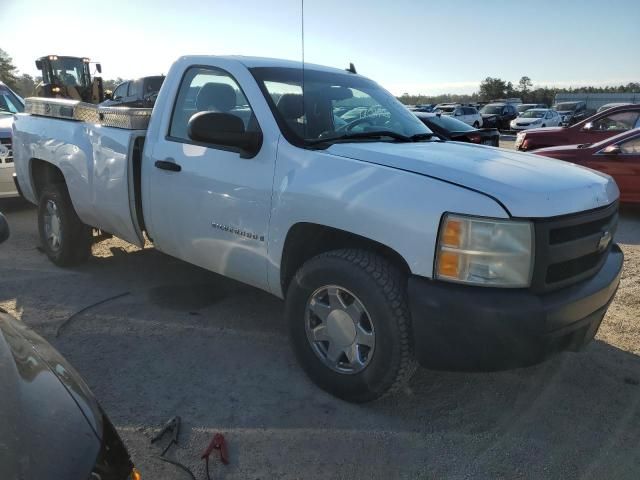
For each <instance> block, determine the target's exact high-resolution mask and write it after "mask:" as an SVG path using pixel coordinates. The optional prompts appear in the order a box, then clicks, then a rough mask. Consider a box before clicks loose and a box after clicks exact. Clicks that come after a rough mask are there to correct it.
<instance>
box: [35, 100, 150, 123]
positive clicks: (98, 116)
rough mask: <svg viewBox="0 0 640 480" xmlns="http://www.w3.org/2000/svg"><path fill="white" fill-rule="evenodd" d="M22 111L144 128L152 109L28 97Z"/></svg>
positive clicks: (81, 120)
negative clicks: (101, 105)
mask: <svg viewBox="0 0 640 480" xmlns="http://www.w3.org/2000/svg"><path fill="white" fill-rule="evenodd" d="M24 111H25V112H26V113H29V114H31V115H38V116H42V117H51V118H61V119H65V120H75V121H78V122H87V123H95V124H98V125H103V126H105V127H115V128H124V129H126V130H146V129H147V127H148V126H149V120H150V119H151V111H152V109H151V108H128V107H100V106H98V105H94V104H91V103H85V102H80V101H78V100H66V99H61V98H40V97H30V98H27V99H26V100H25V109H24Z"/></svg>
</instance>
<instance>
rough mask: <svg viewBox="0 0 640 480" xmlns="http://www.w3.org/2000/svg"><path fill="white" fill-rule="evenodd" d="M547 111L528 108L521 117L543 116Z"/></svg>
mask: <svg viewBox="0 0 640 480" xmlns="http://www.w3.org/2000/svg"><path fill="white" fill-rule="evenodd" d="M545 113H547V112H546V111H544V110H527V111H526V112H524V113H523V114H522V115H520V118H542V117H544V114H545Z"/></svg>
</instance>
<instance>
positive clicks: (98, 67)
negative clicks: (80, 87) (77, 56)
mask: <svg viewBox="0 0 640 480" xmlns="http://www.w3.org/2000/svg"><path fill="white" fill-rule="evenodd" d="M96 70H97V71H98V73H102V65H100V64H99V63H96Z"/></svg>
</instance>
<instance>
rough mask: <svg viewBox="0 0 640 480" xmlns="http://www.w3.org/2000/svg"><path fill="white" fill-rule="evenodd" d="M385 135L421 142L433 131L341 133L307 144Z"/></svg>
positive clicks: (370, 138)
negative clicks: (410, 133) (404, 133)
mask: <svg viewBox="0 0 640 480" xmlns="http://www.w3.org/2000/svg"><path fill="white" fill-rule="evenodd" d="M383 137H389V138H392V139H394V140H396V141H399V142H419V141H421V140H428V139H430V138H431V137H433V133H417V134H415V135H411V136H407V135H403V134H401V133H398V132H394V131H392V130H379V131H373V132H358V133H349V134H346V135H340V136H338V137H327V138H318V139H316V140H307V141H306V144H307V145H320V144H323V143H331V142H348V141H350V140H379V139H381V138H383Z"/></svg>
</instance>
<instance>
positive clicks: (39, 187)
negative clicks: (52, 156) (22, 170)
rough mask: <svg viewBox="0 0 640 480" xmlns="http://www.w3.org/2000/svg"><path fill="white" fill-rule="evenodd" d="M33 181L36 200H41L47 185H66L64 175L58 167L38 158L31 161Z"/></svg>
mask: <svg viewBox="0 0 640 480" xmlns="http://www.w3.org/2000/svg"><path fill="white" fill-rule="evenodd" d="M31 181H32V182H33V193H34V194H35V196H36V199H39V198H40V195H41V194H42V191H43V190H44V188H45V187H46V186H47V185H51V184H53V183H65V180H64V175H63V174H62V171H61V170H60V169H59V168H58V167H56V166H55V165H53V164H51V163H49V162H46V161H44V160H40V159H38V158H32V159H31Z"/></svg>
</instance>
